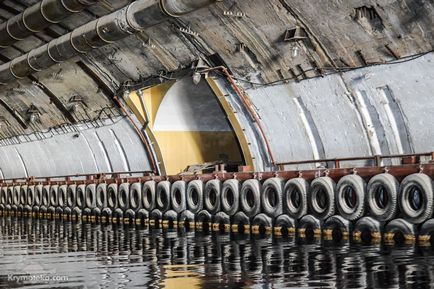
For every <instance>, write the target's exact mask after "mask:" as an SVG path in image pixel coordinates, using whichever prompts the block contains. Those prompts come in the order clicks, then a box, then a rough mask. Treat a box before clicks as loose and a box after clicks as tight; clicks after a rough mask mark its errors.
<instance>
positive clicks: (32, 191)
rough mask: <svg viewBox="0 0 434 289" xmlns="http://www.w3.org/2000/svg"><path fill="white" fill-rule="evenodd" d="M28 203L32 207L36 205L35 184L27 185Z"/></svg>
mask: <svg viewBox="0 0 434 289" xmlns="http://www.w3.org/2000/svg"><path fill="white" fill-rule="evenodd" d="M26 204H27V205H29V206H30V207H33V206H34V205H35V186H28V187H27V200H26Z"/></svg>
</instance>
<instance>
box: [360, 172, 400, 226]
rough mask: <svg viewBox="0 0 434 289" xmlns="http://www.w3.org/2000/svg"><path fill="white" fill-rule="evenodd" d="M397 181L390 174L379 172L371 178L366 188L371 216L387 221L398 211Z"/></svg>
mask: <svg viewBox="0 0 434 289" xmlns="http://www.w3.org/2000/svg"><path fill="white" fill-rule="evenodd" d="M398 192H399V182H398V180H397V179H396V178H395V177H394V176H392V175H391V174H387V173H385V174H379V175H376V176H374V177H373V178H371V179H370V180H369V182H368V188H367V196H366V200H367V205H368V209H369V213H370V215H371V216H372V217H374V218H375V219H377V220H379V221H389V220H392V219H393V218H395V216H396V215H397V212H398Z"/></svg>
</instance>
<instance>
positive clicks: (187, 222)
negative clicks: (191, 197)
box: [179, 210, 195, 230]
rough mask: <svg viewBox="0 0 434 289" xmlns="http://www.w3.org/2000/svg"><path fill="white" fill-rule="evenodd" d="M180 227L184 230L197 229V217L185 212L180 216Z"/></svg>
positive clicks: (187, 211)
mask: <svg viewBox="0 0 434 289" xmlns="http://www.w3.org/2000/svg"><path fill="white" fill-rule="evenodd" d="M179 225H180V226H182V228H184V229H188V230H191V229H194V227H195V215H194V214H193V213H192V212H190V211H189V210H185V211H184V212H182V213H181V215H179Z"/></svg>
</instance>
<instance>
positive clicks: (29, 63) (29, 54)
mask: <svg viewBox="0 0 434 289" xmlns="http://www.w3.org/2000/svg"><path fill="white" fill-rule="evenodd" d="M32 53H35V50H31V51H30V52H29V53H28V54H27V59H26V60H27V65H28V66H29V67H30V68H31V69H32V70H33V71H35V72H39V71H42V69H40V68H36V67H35V66H33V64H32V63H31V61H30V60H31V58H32Z"/></svg>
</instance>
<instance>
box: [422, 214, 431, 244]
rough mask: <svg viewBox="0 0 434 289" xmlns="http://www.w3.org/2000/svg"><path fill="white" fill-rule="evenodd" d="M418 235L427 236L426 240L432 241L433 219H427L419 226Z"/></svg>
mask: <svg viewBox="0 0 434 289" xmlns="http://www.w3.org/2000/svg"><path fill="white" fill-rule="evenodd" d="M419 236H429V239H428V240H427V241H430V242H431V243H433V241H434V219H429V220H428V221H426V222H425V223H423V225H422V226H421V227H420V231H419Z"/></svg>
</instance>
